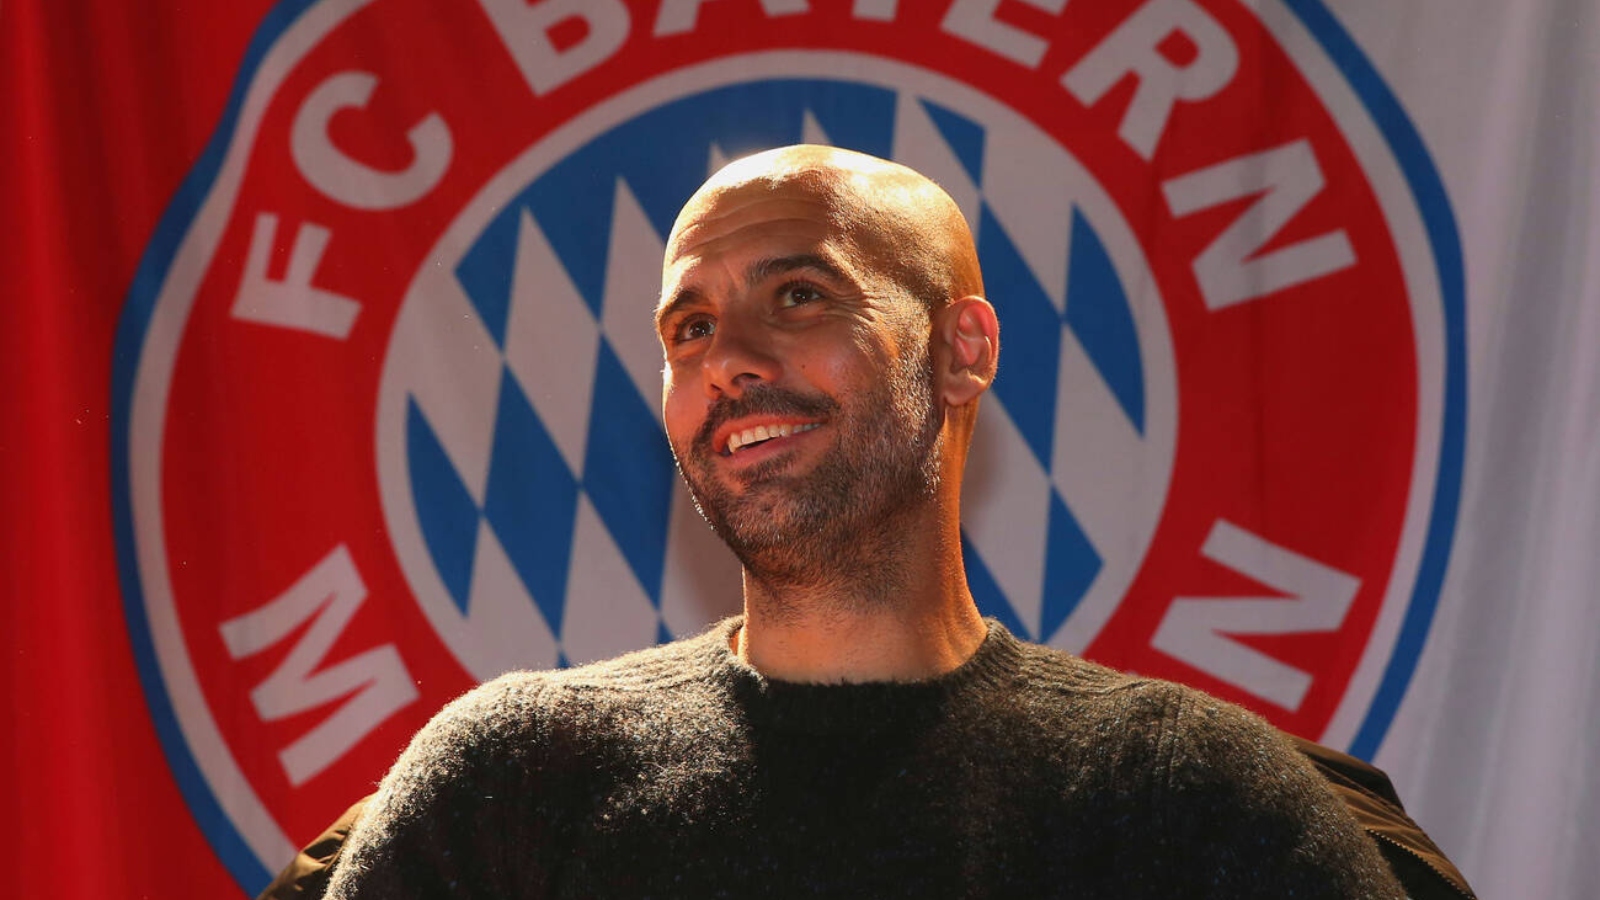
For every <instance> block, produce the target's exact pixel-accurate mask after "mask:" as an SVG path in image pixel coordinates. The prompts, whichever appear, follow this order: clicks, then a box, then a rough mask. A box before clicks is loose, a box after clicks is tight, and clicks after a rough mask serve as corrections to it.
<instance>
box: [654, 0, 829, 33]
mask: <svg viewBox="0 0 1600 900" xmlns="http://www.w3.org/2000/svg"><path fill="white" fill-rule="evenodd" d="M705 2H706V0H661V9H660V10H659V11H658V12H657V13H656V25H655V29H654V31H655V36H656V37H664V36H666V35H669V34H687V33H689V32H691V31H693V30H694V23H695V20H696V19H698V18H699V16H700V6H701V5H702V4H704V3H705ZM761 11H762V12H764V13H766V14H767V16H769V17H775V16H793V15H798V14H800V13H807V12H810V11H811V6H810V5H809V4H807V3H806V0H761Z"/></svg>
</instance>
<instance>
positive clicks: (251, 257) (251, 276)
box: [232, 212, 361, 341]
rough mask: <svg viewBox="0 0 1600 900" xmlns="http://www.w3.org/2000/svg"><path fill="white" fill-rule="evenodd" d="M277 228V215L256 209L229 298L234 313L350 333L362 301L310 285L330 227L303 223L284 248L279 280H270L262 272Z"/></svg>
mask: <svg viewBox="0 0 1600 900" xmlns="http://www.w3.org/2000/svg"><path fill="white" fill-rule="evenodd" d="M277 234H278V217H277V216H276V215H274V214H273V213H266V212H264V213H258V214H257V215H256V224H255V228H254V230H252V231H251V232H250V250H249V253H248V255H246V257H245V262H244V274H243V275H242V276H240V279H239V293H238V295H237V296H235V297H234V300H233V310H232V312H233V317H234V318H235V319H244V320H246V321H249V322H258V323H260V324H262V325H273V326H276V327H278V328H292V329H294V330H296V331H305V332H309V333H311V334H320V335H322V336H324V337H330V338H334V339H336V340H341V341H342V340H344V339H345V338H346V337H349V336H350V329H351V328H352V327H353V326H354V325H355V322H356V315H357V314H359V313H360V312H361V304H359V303H357V302H356V301H354V300H352V299H350V298H349V297H345V296H343V295H341V294H335V293H333V292H332V291H324V290H321V289H318V288H315V287H312V286H311V280H312V278H313V277H314V276H315V275H316V273H317V266H318V264H320V263H321V262H322V254H323V251H325V250H327V249H328V239H329V238H330V237H331V236H332V235H331V233H330V232H329V231H328V229H326V228H324V227H322V226H321V225H317V224H314V223H312V222H306V223H304V224H302V225H301V226H300V230H299V231H297V232H295V236H294V248H293V249H292V250H291V251H290V252H289V268H288V271H287V272H286V273H285V274H284V277H283V280H282V281H273V280H272V279H270V278H268V277H267V263H268V262H270V261H271V259H272V248H273V241H274V239H275V238H276V237H277Z"/></svg>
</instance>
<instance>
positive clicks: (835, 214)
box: [667, 144, 983, 311]
mask: <svg viewBox="0 0 1600 900" xmlns="http://www.w3.org/2000/svg"><path fill="white" fill-rule="evenodd" d="M785 194H788V195H794V196H797V197H802V198H805V199H806V200H807V201H808V202H812V203H815V204H818V205H820V207H821V208H822V210H823V211H824V214H825V215H826V216H827V218H828V220H829V223H830V226H831V227H832V228H833V229H834V231H835V233H836V234H837V235H838V236H839V238H840V239H841V240H843V241H844V242H846V243H847V244H849V245H852V246H853V247H854V248H855V249H856V250H857V251H858V252H859V253H860V255H861V258H863V259H866V260H871V261H872V262H873V264H874V265H875V267H876V268H877V270H878V274H881V275H883V276H886V277H887V278H889V279H890V280H891V281H893V282H895V283H896V284H898V285H899V286H900V287H901V288H902V289H904V290H905V291H906V292H907V293H909V294H911V295H912V296H913V297H915V298H916V299H918V300H920V301H922V303H923V304H925V305H926V306H927V308H928V309H929V310H930V311H931V310H935V309H938V308H940V307H942V306H944V305H945V304H946V303H948V302H950V301H951V300H954V299H957V298H960V297H964V296H968V295H981V294H982V293H983V277H982V275H981V274H980V272H979V268H978V255H977V249H976V248H975V247H974V246H973V242H972V233H971V231H970V230H969V229H968V228H967V222H966V219H965V218H964V217H963V216H962V215H961V210H960V209H959V208H958V207H957V206H956V204H955V201H954V200H951V199H950V195H949V194H946V193H945V192H944V190H943V189H941V188H940V187H939V186H938V185H937V184H934V183H933V182H932V181H931V180H929V179H928V178H927V177H925V176H923V175H921V174H920V173H918V172H915V171H913V170H911V169H908V168H906V167H905V166H902V165H900V164H899V163H894V162H890V161H888V160H884V159H879V158H877V157H875V156H868V155H867V154H864V153H856V152H854V151H851V150H841V149H839V148H836V147H824V146H817V145H811V144H801V145H796V146H792V147H780V148H778V149H776V150H768V151H765V152H762V153H757V154H754V155H752V156H747V157H744V158H742V159H739V160H736V161H734V162H732V163H729V164H728V165H726V166H724V167H723V168H722V169H721V170H719V171H718V172H717V173H716V174H715V175H713V176H711V178H710V180H708V181H707V182H706V183H705V184H704V185H703V186H701V188H700V190H698V191H696V192H695V194H694V196H693V197H691V198H690V199H689V202H688V203H687V204H685V205H684V208H683V210H682V212H680V213H679V214H678V219H677V222H676V223H674V224H673V227H672V234H671V236H670V237H669V238H668V241H667V256H668V258H669V259H670V258H672V257H673V256H674V255H675V250H676V249H677V248H680V247H682V246H685V245H692V244H694V243H696V242H697V240H698V238H699V235H700V233H701V232H702V231H704V230H707V229H710V230H715V229H717V228H719V227H723V226H724V225H725V224H726V220H727V219H728V218H729V217H733V216H737V215H738V214H739V211H740V210H741V209H742V208H744V207H745V206H747V205H749V204H750V203H753V202H756V201H760V200H762V199H765V198H770V197H773V196H778V195H785Z"/></svg>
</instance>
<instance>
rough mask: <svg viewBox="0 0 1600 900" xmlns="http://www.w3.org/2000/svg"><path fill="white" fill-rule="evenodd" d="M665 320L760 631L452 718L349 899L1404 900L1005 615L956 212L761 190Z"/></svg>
mask: <svg viewBox="0 0 1600 900" xmlns="http://www.w3.org/2000/svg"><path fill="white" fill-rule="evenodd" d="M641 314H643V311H641ZM655 317H656V325H657V329H658V332H659V334H660V337H661V343H662V347H663V351H664V353H665V359H666V365H665V369H664V375H665V377H664V389H663V400H662V402H663V411H664V421H665V425H666V430H667V436H668V438H669V440H670V442H671V445H672V449H673V452H674V454H675V455H676V456H677V460H678V465H679V468H680V470H681V471H682V473H683V476H684V479H685V481H686V482H687V483H688V485H689V488H690V491H691V492H692V494H693V496H694V498H695V501H696V503H697V505H698V506H699V508H700V510H701V512H702V514H703V515H704V516H705V518H706V520H707V522H709V523H710V525H711V527H712V528H713V529H714V530H715V531H716V533H717V534H718V535H719V536H721V537H722V539H723V540H724V541H725V542H726V543H727V544H728V546H729V547H730V548H732V550H733V552H734V553H735V554H736V555H737V556H738V558H739V561H740V562H741V563H742V565H743V569H744V613H743V615H742V616H740V617H737V618H733V619H730V620H727V621H724V622H722V623H720V624H718V625H716V626H714V627H712V628H711V629H710V630H708V631H707V632H705V633H704V634H702V635H700V636H698V637H694V638H690V639H688V640H683V641H679V642H677V643H673V644H668V645H665V646H662V647H657V648H654V649H651V650H645V651H641V652H638V653H634V654H630V655H628V656H624V657H621V658H619V659H616V660H612V661H609V662H604V663H599V664H595V665H591V666H584V667H581V668H577V669H570V670H566V671H563V672H538V673H528V672H523V673H516V674H512V675H507V676H504V677H502V678H500V679H497V680H495V681H493V682H490V683H488V684H485V685H483V686H481V687H479V688H477V689H476V690H474V691H472V692H471V693H469V694H467V695H466V696H465V697H463V698H461V699H460V700H458V701H456V702H455V703H453V704H451V705H450V706H449V707H447V708H446V709H445V710H444V711H443V712H441V713H440V714H439V715H438V716H437V717H436V718H435V719H434V720H433V721H432V722H430V723H429V724H428V726H426V727H425V728H424V729H423V730H422V731H421V732H420V733H419V734H418V735H417V737H416V738H415V739H414V740H413V742H412V744H411V746H410V748H408V749H407V750H406V752H405V753H404V754H403V755H402V756H401V758H400V760H399V761H398V762H397V763H396V764H395V766H394V768H393V770H391V771H390V773H389V774H388V776H387V777H386V778H385V779H384V782H383V785H382V787H381V789H380V790H379V792H378V794H377V795H376V796H375V797H374V798H373V800H372V801H371V803H370V804H369V806H368V808H367V810H366V812H365V813H364V814H363V815H362V817H361V819H360V821H359V824H358V825H357V827H356V829H355V831H354V832H353V833H352V835H351V836H350V839H349V844H348V846H347V847H346V848H345V850H344V852H343V856H342V858H341V860H340V861H339V864H338V866H337V867H336V869H335V872H334V876H333V882H332V884H331V885H330V887H329V896H332V897H336V898H357V897H363V898H365V897H382V898H395V897H484V898H490V897H493V898H518V897H645V896H662V897H665V896H670V897H709V896H727V897H747V896H756V895H758V894H770V895H776V896H828V897H991V896H992V897H1118V898H1123V897H1160V898H1163V900H1166V898H1171V897H1216V898H1223V897H1227V898H1238V897H1273V898H1280V897H1286V896H1292V897H1328V898H1335V897H1337V898H1353V897H1363V898H1365V897H1398V896H1400V895H1401V894H1400V890H1399V888H1398V887H1397V886H1396V885H1395V883H1394V882H1393V881H1392V879H1391V877H1390V876H1389V874H1388V871H1387V869H1386V868H1385V865H1384V863H1383V862H1382V860H1381V858H1380V857H1379V856H1378V854H1377V852H1376V850H1375V848H1374V847H1373V845H1372V843H1371V842H1370V841H1369V840H1368V839H1366V837H1365V836H1364V834H1363V833H1362V832H1361V831H1360V829H1359V827H1358V826H1357V825H1356V824H1355V822H1354V821H1353V820H1352V818H1351V817H1350V816H1349V814H1348V813H1347V812H1346V811H1345V810H1344V808H1343V806H1342V804H1341V803H1340V802H1339V801H1338V800H1336V799H1335V798H1334V797H1333V796H1332V794H1330V793H1329V791H1328V790H1327V788H1326V787H1325V785H1324V784H1323V783H1322V781H1321V780H1320V779H1319V778H1318V776H1317V775H1316V774H1315V773H1314V772H1313V771H1312V770H1311V768H1310V767H1309V766H1308V765H1307V764H1306V763H1305V761H1304V760H1303V759H1302V758H1301V757H1300V756H1299V755H1298V754H1297V753H1296V752H1295V751H1294V750H1293V749H1292V748H1291V747H1290V746H1288V745H1287V744H1286V743H1284V741H1283V740H1282V739H1281V737H1280V736H1279V735H1277V733H1275V732H1274V731H1272V730H1271V729H1270V728H1269V727H1268V726H1267V725H1266V724H1265V723H1263V722H1261V721H1260V720H1258V719H1256V718H1254V717H1253V716H1251V715H1249V714H1247V713H1245V712H1243V711H1241V710H1239V709H1237V708H1235V707H1232V706H1229V705H1227V704H1224V703H1221V702H1219V701H1216V700H1213V699H1211V698H1209V697H1206V696H1205V695H1203V694H1200V693H1197V692H1195V691H1192V690H1189V689H1186V688H1182V687H1179V686H1176V685H1173V684H1170V683H1165V682H1160V681H1155V680H1152V679H1147V678H1136V677H1130V676H1124V675H1120V674H1118V673H1115V672H1112V671H1110V670H1107V669H1104V668H1101V667H1099V666H1096V665H1093V664H1091V663H1087V662H1085V661H1083V660H1081V659H1079V658H1077V657H1074V656H1071V655H1069V654H1066V653H1062V652H1060V651H1056V650H1052V649H1048V648H1044V647H1039V646H1036V645H1031V644H1026V643H1023V642H1021V641H1019V640H1018V639H1016V638H1015V637H1013V636H1012V635H1011V634H1009V633H1008V632H1007V631H1006V630H1005V628H1004V627H1002V626H1001V625H1000V624H998V623H997V622H994V621H986V620H985V619H983V618H982V617H981V616H980V615H979V613H978V610H977V607H976V605H975V604H974V602H973V599H972V594H971V591H970V590H969V589H968V586H967V581H966V577H965V573H964V570H963V566H962V559H961V541H960V495H961V479H962V470H963V467H964V464H965V461H966V455H967V449H968V444H969V442H970V439H971V436H972V430H973V426H974V422H975V420H976V415H977V409H978V405H979V400H980V399H981V397H982V395H983V393H984V392H985V391H986V390H987V389H988V387H989V385H990V383H991V382H992V381H993V379H994V377H995V371H996V365H997V362H998V358H999V349H1000V341H999V326H998V324H997V322H996V319H995V313H994V309H993V307H991V306H990V304H989V303H988V301H986V300H985V299H984V297H983V285H982V279H981V276H980V273H979V268H978V264H977V255H976V252H975V250H974V248H973V243H972V238H971V235H970V233H969V232H968V230H967V226H966V224H965V222H964V221H963V220H962V217H961V215H960V212H959V211H958V210H957V208H956V206H955V204H954V203H953V202H952V201H951V200H950V198H949V197H948V196H946V195H945V194H944V192H943V191H941V190H940V189H939V188H938V187H937V186H935V185H934V184H933V183H932V182H930V181H928V180H927V179H926V178H924V177H922V176H921V175H918V174H917V173H915V172H913V171H911V170H909V169H906V168H904V167H902V166H899V165H896V164H894V163H891V162H887V161H884V160H879V159H875V158H872V157H867V156H863V155H860V154H856V153H850V152H846V151H841V150H835V149H830V148H824V147H811V146H801V147H790V148H783V149H780V150H774V151H770V152H767V153H762V154H758V155H756V156H752V157H749V158H747V159H743V160H740V161H738V162H735V163H733V164H731V165H729V166H728V167H726V168H724V169H723V170H722V171H720V172H718V173H717V174H716V175H715V176H713V177H712V178H711V180H710V181H708V182H707V183H706V184H705V185H704V186H703V187H702V188H701V189H700V190H699V191H698V192H697V193H696V194H695V195H694V197H692V198H691V199H690V200H689V202H688V204H687V205H686V206H685V207H684V209H683V211H682V213H681V214H680V215H679V217H678V220H677V222H676V223H675V225H674V226H673V229H672V233H671V235H670V237H669V239H668V242H667V250H666V256H665V259H664V262H663V267H662V294H661V300H660V303H659V305H658V307H657V309H656V313H655Z"/></svg>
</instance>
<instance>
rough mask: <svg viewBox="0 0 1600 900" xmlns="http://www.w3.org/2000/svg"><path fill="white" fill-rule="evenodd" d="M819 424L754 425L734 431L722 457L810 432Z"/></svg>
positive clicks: (729, 436)
mask: <svg viewBox="0 0 1600 900" xmlns="http://www.w3.org/2000/svg"><path fill="white" fill-rule="evenodd" d="M820 424H821V423H820V422H811V423H808V424H804V425H796V424H782V425H780V424H772V425H756V426H754V427H752V428H746V429H744V430H742V431H735V432H733V433H732V434H730V435H728V446H727V449H726V450H724V451H723V455H725V456H732V455H733V454H735V453H737V452H739V451H740V450H742V449H744V448H746V447H753V446H755V445H757V444H761V443H764V442H766V441H770V440H772V439H773V438H783V437H789V436H791V435H796V434H800V433H802V432H806V431H810V430H812V429H813V428H816V427H817V426H818V425H820Z"/></svg>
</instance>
